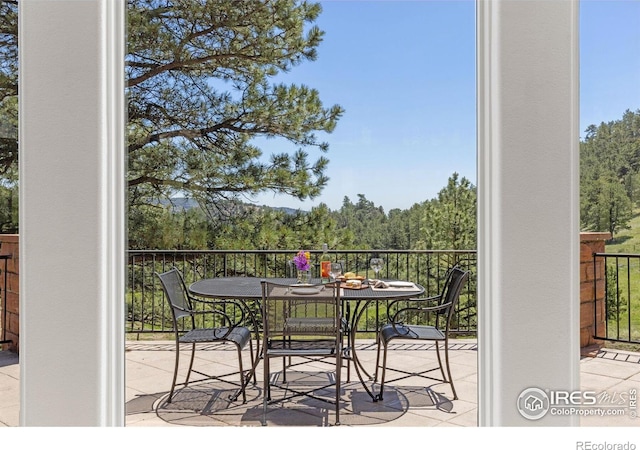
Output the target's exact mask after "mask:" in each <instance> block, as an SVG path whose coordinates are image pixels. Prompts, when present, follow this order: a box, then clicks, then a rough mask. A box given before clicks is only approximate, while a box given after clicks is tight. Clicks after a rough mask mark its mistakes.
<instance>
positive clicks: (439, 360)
mask: <svg viewBox="0 0 640 450" xmlns="http://www.w3.org/2000/svg"><path fill="white" fill-rule="evenodd" d="M434 344H435V346H436V356H437V357H438V364H439V365H440V374H442V380H443V381H444V382H445V383H446V382H447V377H446V376H445V374H444V366H443V365H442V359H441V358H440V342H439V341H434ZM445 349H446V344H445ZM445 351H446V350H445ZM445 359H446V358H445Z"/></svg>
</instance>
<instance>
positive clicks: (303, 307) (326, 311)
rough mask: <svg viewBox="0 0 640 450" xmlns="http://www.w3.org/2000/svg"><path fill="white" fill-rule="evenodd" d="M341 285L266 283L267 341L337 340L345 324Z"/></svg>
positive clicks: (265, 320) (263, 310) (264, 322)
mask: <svg viewBox="0 0 640 450" xmlns="http://www.w3.org/2000/svg"><path fill="white" fill-rule="evenodd" d="M341 314H342V311H341V300H340V284H339V282H335V283H327V284H324V285H322V284H317V285H304V286H295V285H294V286H290V285H283V284H278V283H272V282H268V281H264V280H263V281H262V321H263V332H264V333H265V337H268V338H269V339H271V338H277V337H285V336H286V337H287V338H291V339H298V340H305V339H308V340H312V339H316V338H323V337H324V338H325V339H326V338H328V337H331V338H334V337H336V336H337V334H338V333H339V329H340V324H341V317H342V316H341Z"/></svg>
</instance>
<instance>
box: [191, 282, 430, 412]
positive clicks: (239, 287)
mask: <svg viewBox="0 0 640 450" xmlns="http://www.w3.org/2000/svg"><path fill="white" fill-rule="evenodd" d="M262 280H266V281H269V282H273V283H278V284H291V285H293V284H296V282H297V280H296V279H295V278H258V277H219V278H205V279H202V280H200V281H196V282H195V283H192V284H191V285H190V286H189V291H190V292H191V293H192V294H193V295H196V296H198V297H204V298H219V299H235V300H240V301H242V302H247V301H252V302H255V304H256V305H259V304H260V301H261V300H262V285H261V281H262ZM385 281H393V280H385ZM311 283H320V280H319V279H315V280H311ZM422 294H424V288H423V287H422V286H420V285H419V284H414V287H413V288H407V287H391V286H390V287H387V288H384V289H378V288H375V289H374V288H372V287H371V286H369V287H367V288H363V289H349V288H344V289H343V290H342V294H341V298H342V299H343V300H345V301H347V302H348V303H347V314H346V315H347V317H346V319H347V321H348V322H349V326H350V330H351V333H350V336H349V339H350V342H349V344H350V346H349V349H348V350H349V352H348V356H345V358H346V359H350V360H351V361H353V366H354V368H355V370H356V374H357V376H358V379H359V380H360V383H361V384H362V386H363V387H364V389H365V391H366V392H367V394H369V396H370V397H371V399H372V400H373V401H374V402H375V401H377V400H378V396H377V395H376V394H374V393H373V392H372V390H371V389H370V388H369V386H367V382H366V380H365V377H366V378H368V380H369V381H370V380H372V379H373V377H372V376H371V375H370V374H369V373H368V372H367V371H366V369H365V368H364V367H363V365H362V364H361V362H360V361H359V360H358V355H357V353H356V347H355V330H356V325H357V323H358V321H359V320H360V317H361V316H362V314H363V313H364V311H365V310H366V308H367V306H368V305H369V304H371V303H372V302H379V301H386V300H399V299H408V298H412V297H417V296H420V295H422ZM351 304H353V314H351V311H350V305H351Z"/></svg>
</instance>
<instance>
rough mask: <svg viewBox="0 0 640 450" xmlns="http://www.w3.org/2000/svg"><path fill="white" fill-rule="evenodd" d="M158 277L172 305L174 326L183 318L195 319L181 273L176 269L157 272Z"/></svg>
mask: <svg viewBox="0 0 640 450" xmlns="http://www.w3.org/2000/svg"><path fill="white" fill-rule="evenodd" d="M156 275H157V276H158V278H160V282H161V283H162V288H163V289H164V292H165V294H167V297H168V298H169V302H170V303H171V314H172V316H173V320H174V325H177V323H176V322H177V320H178V319H180V318H181V317H187V316H192V317H193V315H192V314H191V313H190V311H191V310H192V305H191V300H190V299H189V295H188V294H187V287H186V286H185V284H184V279H183V278H182V274H181V273H180V271H179V270H178V269H177V268H175V267H174V268H172V269H171V270H168V271H167V272H164V273H158V272H156Z"/></svg>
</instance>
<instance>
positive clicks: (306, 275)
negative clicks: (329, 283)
mask: <svg viewBox="0 0 640 450" xmlns="http://www.w3.org/2000/svg"><path fill="white" fill-rule="evenodd" d="M309 281H311V271H310V270H298V284H307V283H309Z"/></svg>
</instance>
